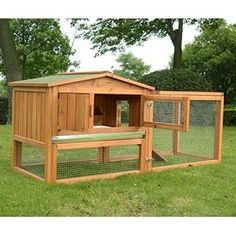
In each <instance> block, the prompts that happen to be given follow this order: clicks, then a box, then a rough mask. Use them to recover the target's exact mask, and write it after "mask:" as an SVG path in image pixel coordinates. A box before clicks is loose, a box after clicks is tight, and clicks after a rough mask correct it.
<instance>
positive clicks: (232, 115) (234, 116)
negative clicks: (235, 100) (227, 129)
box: [224, 106, 236, 125]
mask: <svg viewBox="0 0 236 236" xmlns="http://www.w3.org/2000/svg"><path fill="white" fill-rule="evenodd" d="M224 125H236V106H229V107H227V106H226V107H225V109H224Z"/></svg>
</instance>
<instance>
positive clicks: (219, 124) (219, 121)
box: [214, 96, 224, 161]
mask: <svg viewBox="0 0 236 236" xmlns="http://www.w3.org/2000/svg"><path fill="white" fill-rule="evenodd" d="M223 114H224V97H223V96H222V99H221V100H220V101H216V116H215V148H214V158H215V159H216V160H218V161H221V155H222V136H223Z"/></svg>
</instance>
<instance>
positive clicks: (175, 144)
mask: <svg viewBox="0 0 236 236" xmlns="http://www.w3.org/2000/svg"><path fill="white" fill-rule="evenodd" d="M173 122H174V124H179V123H180V103H179V102H173ZM179 138H180V132H179V131H177V130H173V132H172V152H173V154H174V155H176V154H177V153H178V152H179Z"/></svg>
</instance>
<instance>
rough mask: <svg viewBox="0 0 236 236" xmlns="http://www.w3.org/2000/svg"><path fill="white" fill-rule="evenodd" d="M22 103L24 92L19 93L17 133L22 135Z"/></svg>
mask: <svg viewBox="0 0 236 236" xmlns="http://www.w3.org/2000/svg"><path fill="white" fill-rule="evenodd" d="M23 103H24V93H23V92H20V94H19V135H21V136H23Z"/></svg>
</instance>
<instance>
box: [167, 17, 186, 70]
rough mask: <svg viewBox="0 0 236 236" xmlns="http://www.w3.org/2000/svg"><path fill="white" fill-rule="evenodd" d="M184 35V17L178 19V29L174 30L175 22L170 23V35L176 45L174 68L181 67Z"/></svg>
mask: <svg viewBox="0 0 236 236" xmlns="http://www.w3.org/2000/svg"><path fill="white" fill-rule="evenodd" d="M182 35H183V19H178V29H176V30H173V24H170V25H169V36H170V38H171V41H172V43H173V45H174V56H173V69H180V68H181V64H182Z"/></svg>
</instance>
